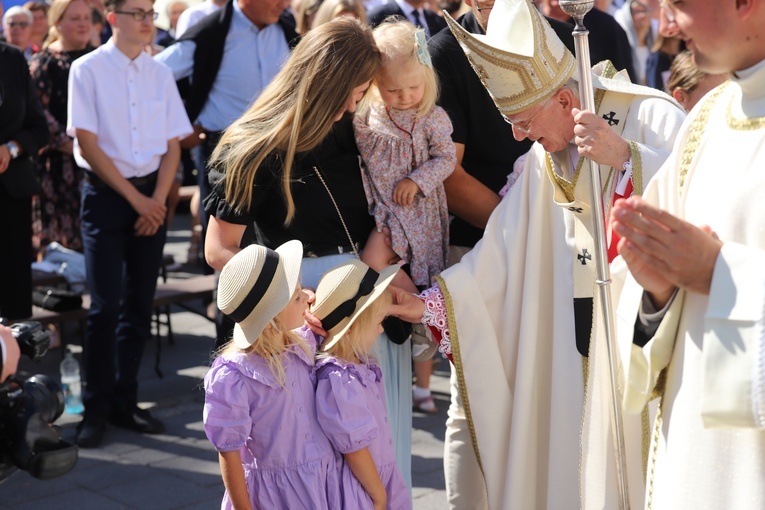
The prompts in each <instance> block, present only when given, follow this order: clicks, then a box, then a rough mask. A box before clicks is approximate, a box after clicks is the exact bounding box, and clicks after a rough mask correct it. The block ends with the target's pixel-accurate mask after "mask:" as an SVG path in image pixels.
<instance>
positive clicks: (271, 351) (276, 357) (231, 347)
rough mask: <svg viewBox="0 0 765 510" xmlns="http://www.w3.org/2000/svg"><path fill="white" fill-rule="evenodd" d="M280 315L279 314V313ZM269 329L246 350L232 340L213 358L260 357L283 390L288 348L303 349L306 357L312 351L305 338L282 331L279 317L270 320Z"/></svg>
mask: <svg viewBox="0 0 765 510" xmlns="http://www.w3.org/2000/svg"><path fill="white" fill-rule="evenodd" d="M280 313H281V312H280ZM270 326H271V327H266V328H265V329H264V330H263V332H262V333H261V334H260V336H259V337H258V338H257V339H256V340H255V342H253V344H252V345H251V346H249V347H248V348H246V349H241V348H239V347H237V346H236V344H235V343H234V341H233V340H229V341H228V342H227V343H225V344H223V346H222V347H221V348H220V349H219V350H218V352H217V353H215V356H216V357H217V356H223V355H225V354H232V353H244V354H254V355H257V356H260V357H261V358H263V359H264V360H266V362H267V363H268V368H269V369H270V370H271V373H272V374H273V375H274V377H276V380H277V382H278V383H279V385H280V386H281V387H282V388H283V387H284V385H285V384H286V382H287V375H286V373H285V372H284V356H283V354H284V353H285V352H287V350H288V349H289V347H290V346H293V345H295V346H297V347H299V348H300V349H303V352H305V353H306V356H308V357H309V358H311V357H312V356H313V353H312V349H311V348H310V347H309V346H308V342H306V340H305V338H303V337H301V336H300V335H298V334H297V333H295V332H294V331H290V330H286V329H284V326H283V324H282V321H281V319H280V318H279V315H277V316H276V317H274V318H273V319H271V323H270Z"/></svg>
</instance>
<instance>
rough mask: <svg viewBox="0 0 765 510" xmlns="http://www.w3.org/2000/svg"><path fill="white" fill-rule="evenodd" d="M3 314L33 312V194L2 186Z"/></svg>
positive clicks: (0, 297)
mask: <svg viewBox="0 0 765 510" xmlns="http://www.w3.org/2000/svg"><path fill="white" fill-rule="evenodd" d="M0 236H1V237H0V239H2V241H0V316H2V317H6V318H7V319H12V320H18V319H26V318H27V317H29V316H31V315H32V197H23V198H12V197H11V196H10V195H8V193H7V192H6V191H5V189H4V188H3V187H2V185H0Z"/></svg>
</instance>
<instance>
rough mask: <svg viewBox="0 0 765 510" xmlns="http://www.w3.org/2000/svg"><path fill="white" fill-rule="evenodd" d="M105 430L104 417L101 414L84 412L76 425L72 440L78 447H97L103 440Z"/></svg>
mask: <svg viewBox="0 0 765 510" xmlns="http://www.w3.org/2000/svg"><path fill="white" fill-rule="evenodd" d="M105 432H106V419H105V418H104V417H103V415H101V414H97V413H90V414H88V413H87V412H86V413H85V416H84V417H83V418H82V421H81V422H80V423H79V424H78V425H77V433H76V434H75V436H74V442H75V443H77V446H79V447H80V448H98V447H99V446H101V443H103V441H104V433H105Z"/></svg>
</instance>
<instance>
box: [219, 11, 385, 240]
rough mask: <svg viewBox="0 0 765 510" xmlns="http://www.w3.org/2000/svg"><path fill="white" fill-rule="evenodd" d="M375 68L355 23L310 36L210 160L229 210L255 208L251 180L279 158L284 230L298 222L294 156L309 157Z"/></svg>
mask: <svg viewBox="0 0 765 510" xmlns="http://www.w3.org/2000/svg"><path fill="white" fill-rule="evenodd" d="M380 65H381V59H380V52H379V51H378V49H377V46H376V45H375V42H374V39H373V37H372V32H371V31H370V29H369V28H368V27H365V26H363V25H362V24H361V23H360V22H359V21H357V20H354V19H351V18H338V19H336V20H333V21H332V22H330V23H325V24H324V25H321V26H320V27H317V28H315V29H313V30H310V31H309V32H308V33H307V34H306V35H305V36H304V37H303V39H302V40H301V42H300V43H299V44H298V45H297V47H296V48H295V49H294V50H293V52H292V54H291V55H290V58H289V60H287V63H286V64H285V65H284V67H283V68H282V70H281V71H280V72H279V74H277V75H276V77H275V78H274V79H273V81H271V83H270V84H269V85H268V86H267V87H266V89H265V90H264V91H263V92H262V93H261V94H260V96H259V97H258V99H257V100H256V101H255V103H254V104H253V105H252V106H250V108H248V109H247V111H246V112H245V113H244V115H242V116H241V117H240V118H239V119H237V120H236V121H235V122H234V123H233V124H232V125H231V126H230V127H229V128H228V129H227V130H226V131H225V133H224V134H223V136H222V137H221V140H220V142H219V143H218V145H217V147H216V148H215V151H214V152H213V154H212V158H211V163H212V165H213V166H215V167H217V168H219V169H222V170H223V171H224V172H225V178H224V179H223V182H222V183H221V184H220V185H223V186H225V187H224V191H225V197H226V201H227V202H228V203H229V204H230V205H231V206H232V207H233V208H234V210H235V211H237V212H242V211H243V210H245V209H247V208H249V207H250V206H251V205H252V190H253V186H254V183H255V174H256V172H257V171H258V169H259V168H260V165H261V164H262V163H263V161H264V160H265V158H266V157H267V156H268V155H269V154H272V153H274V152H278V153H279V156H280V160H281V163H282V166H283V168H282V193H283V195H284V199H285V202H286V205H287V218H286V220H285V224H287V225H288V224H289V223H290V222H291V221H292V218H293V217H294V215H295V203H294V201H293V199H292V193H291V191H290V183H291V179H292V178H291V175H292V164H293V161H294V159H295V154H296V153H298V152H308V151H310V150H312V149H314V148H315V147H317V146H318V145H319V144H320V143H321V142H322V140H324V139H325V138H326V137H327V135H329V133H330V131H331V129H332V126H333V124H334V123H335V118H336V117H337V116H338V115H339V114H340V113H341V112H343V111H344V109H345V105H346V104H347V103H348V101H349V100H350V98H351V94H352V92H353V89H355V88H356V87H359V86H361V85H363V84H364V83H366V82H369V81H370V80H371V79H372V78H373V77H374V76H375V75H376V74H377V73H378V71H379V69H380ZM349 77H352V78H351V79H349Z"/></svg>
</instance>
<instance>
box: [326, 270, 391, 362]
mask: <svg viewBox="0 0 765 510" xmlns="http://www.w3.org/2000/svg"><path fill="white" fill-rule="evenodd" d="M399 269H400V268H399V266H396V265H394V266H390V267H387V268H385V269H383V271H382V272H380V273H378V272H377V271H375V270H374V269H372V268H370V267H369V266H367V265H366V264H364V263H363V262H362V261H360V260H358V259H353V260H349V261H348V262H344V263H343V264H341V265H339V266H337V267H335V268H334V269H331V270H329V271H327V273H326V274H325V275H324V277H323V278H322V279H321V281H320V282H319V285H318V286H317V288H316V301H315V302H314V304H313V306H312V307H311V313H312V314H313V315H314V316H315V317H316V318H317V319H319V320H321V325H322V327H323V328H324V329H325V330H326V331H328V332H330V333H333V336H332V339H331V340H330V341H329V342H326V343H325V344H324V345H323V346H322V349H323V350H325V351H326V350H327V349H329V348H330V347H332V346H333V345H335V344H336V343H337V341H338V340H340V338H341V337H342V336H343V335H344V334H346V333H347V332H348V329H349V328H350V327H351V325H352V324H353V323H354V322H355V321H356V319H357V318H358V316H359V315H360V314H361V312H363V311H364V310H366V309H367V308H368V307H369V305H371V304H372V303H373V302H374V300H375V299H377V298H378V297H380V295H381V294H382V293H383V292H384V291H385V289H386V288H387V287H388V285H389V284H390V282H391V280H393V277H394V276H396V272H398V270H399Z"/></svg>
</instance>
